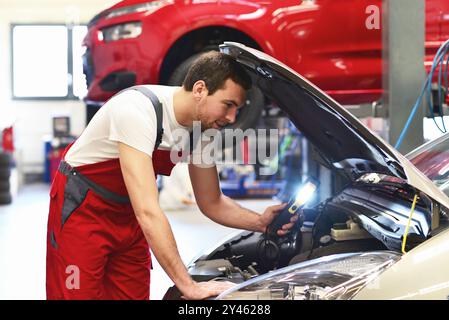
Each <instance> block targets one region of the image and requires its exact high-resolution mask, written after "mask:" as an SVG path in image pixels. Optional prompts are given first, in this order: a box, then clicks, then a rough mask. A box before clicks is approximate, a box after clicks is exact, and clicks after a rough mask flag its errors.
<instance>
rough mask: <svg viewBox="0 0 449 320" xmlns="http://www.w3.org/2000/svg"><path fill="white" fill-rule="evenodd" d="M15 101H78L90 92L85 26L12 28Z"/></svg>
mask: <svg viewBox="0 0 449 320" xmlns="http://www.w3.org/2000/svg"><path fill="white" fill-rule="evenodd" d="M11 30H12V32H11V33H12V34H11V39H12V40H11V41H12V96H13V98H14V99H78V98H82V97H84V96H85V94H86V92H87V88H86V81H85V77H84V74H83V72H82V59H81V57H82V53H83V52H82V46H81V41H82V39H83V37H84V36H85V34H86V32H87V27H86V26H73V27H71V26H66V25H13V26H12V28H11Z"/></svg>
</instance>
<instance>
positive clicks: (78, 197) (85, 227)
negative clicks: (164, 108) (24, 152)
mask: <svg viewBox="0 0 449 320" xmlns="http://www.w3.org/2000/svg"><path fill="white" fill-rule="evenodd" d="M67 149H68V148H67ZM65 152H67V150H66V151H65ZM153 166H154V171H155V173H156V174H164V175H169V174H170V172H171V170H172V168H173V166H174V164H173V163H172V162H171V161H170V152H169V151H160V150H156V151H155V152H154V153H153ZM50 197H51V199H50V214H49V220H48V230H47V283H46V287H47V299H149V286H150V266H151V257H150V252H149V247H148V243H147V241H146V239H145V237H144V235H143V232H142V230H141V228H140V226H139V224H138V222H137V220H136V216H135V214H134V212H133V209H132V207H131V204H130V203H129V199H128V195H127V191H126V187H125V183H124V180H123V176H122V173H121V170H120V163H119V160H118V159H113V160H108V161H104V162H100V163H95V164H89V165H83V166H79V167H76V168H75V169H74V170H73V168H71V167H70V166H69V165H68V164H67V163H65V162H61V165H60V167H59V170H58V172H57V174H56V176H55V179H54V181H53V183H52V186H51V191H50Z"/></svg>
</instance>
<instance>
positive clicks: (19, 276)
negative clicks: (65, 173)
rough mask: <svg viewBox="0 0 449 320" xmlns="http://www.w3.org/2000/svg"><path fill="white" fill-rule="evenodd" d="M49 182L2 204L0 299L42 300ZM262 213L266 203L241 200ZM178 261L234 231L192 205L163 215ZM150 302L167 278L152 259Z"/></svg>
mask: <svg viewBox="0 0 449 320" xmlns="http://www.w3.org/2000/svg"><path fill="white" fill-rule="evenodd" d="M48 189H49V186H48V185H47V184H33V185H28V186H24V187H23V188H22V189H21V191H20V193H19V194H18V196H17V197H16V198H15V199H14V202H13V204H12V205H9V206H0V255H1V256H0V300H4V299H31V300H35V299H45V255H46V243H45V239H46V228H47V214H48ZM239 203H240V204H242V205H243V206H245V207H248V208H250V209H253V210H255V211H258V212H262V211H263V210H264V209H265V208H266V206H267V205H269V204H270V203H271V201H269V200H243V201H239ZM166 214H167V217H168V219H169V220H170V223H171V225H172V229H173V232H174V234H175V238H176V241H177V244H178V249H179V251H180V254H181V258H182V259H183V261H184V262H185V263H186V264H187V263H188V262H190V260H191V259H192V258H193V257H195V256H196V255H197V254H198V253H199V252H200V251H202V250H203V249H207V248H209V247H211V246H213V245H214V244H215V243H216V242H217V241H219V240H220V239H221V238H222V237H223V236H225V235H227V234H229V233H232V232H234V229H231V228H227V227H223V226H220V225H218V224H216V223H214V222H212V221H210V220H209V219H208V218H206V217H204V216H203V215H202V214H201V213H200V212H199V210H198V209H197V208H196V206H191V207H187V208H186V209H182V210H176V211H166ZM151 278H152V279H151V282H152V286H151V299H161V298H162V297H163V295H164V293H165V291H166V290H167V288H168V287H170V286H171V285H172V282H171V280H170V279H169V278H168V277H167V275H166V274H165V273H164V271H163V270H162V269H161V267H160V266H159V264H158V263H157V261H155V259H154V269H153V272H152V277H151Z"/></svg>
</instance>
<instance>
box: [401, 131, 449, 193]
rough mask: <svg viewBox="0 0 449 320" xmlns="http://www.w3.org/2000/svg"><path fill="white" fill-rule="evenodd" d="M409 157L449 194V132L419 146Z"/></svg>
mask: <svg viewBox="0 0 449 320" xmlns="http://www.w3.org/2000/svg"><path fill="white" fill-rule="evenodd" d="M407 158H408V159H409V160H410V161H411V162H412V163H413V164H414V165H415V166H416V167H417V168H418V169H419V170H421V171H422V172H423V173H424V174H425V175H426V176H427V177H428V178H429V179H430V180H432V181H433V182H434V183H435V184H436V185H437V186H438V188H440V189H441V191H443V192H444V193H445V194H446V195H448V196H449V134H446V135H444V136H442V137H441V138H438V139H436V140H434V141H432V142H430V143H427V144H425V145H423V146H422V147H419V148H418V149H416V150H414V151H413V152H411V153H410V154H408V155H407Z"/></svg>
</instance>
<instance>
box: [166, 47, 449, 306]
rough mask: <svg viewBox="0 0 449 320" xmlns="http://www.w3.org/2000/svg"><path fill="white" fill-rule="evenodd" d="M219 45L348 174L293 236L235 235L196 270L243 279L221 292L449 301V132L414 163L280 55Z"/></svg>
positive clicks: (195, 273) (329, 163)
mask: <svg viewBox="0 0 449 320" xmlns="http://www.w3.org/2000/svg"><path fill="white" fill-rule="evenodd" d="M220 49H221V51H222V52H225V53H227V54H230V55H232V56H234V57H235V58H236V60H237V61H238V62H240V63H241V64H243V65H244V66H245V67H246V68H247V70H248V71H249V73H250V74H251V76H252V78H253V80H254V83H255V84H257V86H258V87H259V89H260V90H261V91H262V92H263V93H264V94H265V95H266V96H267V97H269V98H270V99H272V100H273V101H274V103H275V104H276V105H277V106H278V107H279V108H280V109H281V110H282V111H283V112H284V113H285V114H286V116H287V117H288V118H289V119H290V121H291V122H292V123H293V124H294V125H295V126H296V127H297V128H298V130H299V131H300V132H301V133H302V134H303V135H304V136H305V137H306V138H307V139H308V140H309V141H310V142H311V143H312V144H313V146H314V147H315V148H316V150H317V154H318V155H319V158H320V163H321V164H323V165H324V166H325V167H327V168H328V169H329V170H330V171H331V172H332V176H338V177H339V179H340V180H341V181H343V182H342V183H340V184H339V185H340V187H339V188H337V189H336V190H334V192H333V193H332V194H331V195H330V196H329V197H327V198H326V199H323V200H321V202H318V203H314V204H313V205H310V206H309V207H306V208H304V210H303V211H302V213H301V219H300V223H299V224H298V226H297V228H296V229H294V230H293V231H292V232H290V233H289V234H288V235H287V236H285V237H276V236H272V235H269V234H260V233H255V232H239V233H238V234H235V235H232V236H230V237H228V238H227V239H224V240H223V241H222V242H220V243H219V244H217V245H216V246H215V247H214V248H212V249H211V250H208V251H207V252H203V253H202V254H201V255H199V257H198V258H196V259H194V260H193V261H192V263H190V264H189V266H188V269H189V273H190V274H191V275H192V277H193V278H194V279H196V280H197V281H207V280H211V279H224V280H227V281H233V282H235V283H238V285H236V286H235V287H234V288H232V289H230V290H228V291H226V292H224V293H222V294H221V295H220V296H219V297H217V299H269V300H314V299H448V298H449V271H448V270H449V230H448V228H447V227H448V226H449V217H448V208H449V198H448V196H447V193H449V180H448V179H447V178H448V177H449V142H448V141H449V135H447V136H444V137H443V138H440V139H438V140H437V141H435V142H433V143H429V144H426V145H424V146H422V147H420V148H418V149H417V150H415V151H413V152H412V153H411V154H409V155H408V158H409V159H411V161H409V160H408V159H407V158H406V157H404V156H403V155H402V154H400V153H399V152H398V151H397V150H395V149H394V148H393V147H392V146H390V145H389V144H388V143H387V142H385V141H384V140H382V139H381V138H380V137H378V136H377V135H376V134H374V133H372V132H371V131H370V130H369V129H367V128H366V127H365V126H364V125H363V124H361V123H360V122H359V121H358V120H357V119H356V118H354V117H353V116H352V115H351V114H349V113H348V112H347V111H346V110H345V109H344V108H343V107H342V106H340V105H339V104H338V103H337V102H335V101H334V100H332V99H331V98H330V97H328V96H327V95H326V94H325V93H324V92H323V91H321V90H320V89H318V88H317V87H315V86H314V85H313V84H311V83H310V82H308V81H307V80H305V79H304V78H303V77H301V76H300V75H299V74H297V73H296V72H295V71H293V70H292V69H290V68H289V67H287V66H285V65H284V64H282V63H281V62H279V61H277V60H275V59H273V58H272V57H270V56H268V55H266V54H264V53H262V52H260V51H257V50H254V49H251V48H248V47H245V46H243V45H241V44H237V43H225V44H223V45H221V46H220ZM412 162H413V163H414V164H415V165H416V166H415V165H413V164H412ZM417 167H418V168H419V169H421V170H422V171H420V170H418V168H417ZM423 172H424V173H426V175H428V176H429V177H430V179H429V177H427V176H426V175H425V174H424V173H423ZM300 178H301V177H299V176H298V181H300ZM431 179H432V180H433V181H432V180H431ZM174 291H175V289H170V290H169V292H168V293H167V295H166V298H170V297H176V295H175V294H174Z"/></svg>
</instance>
